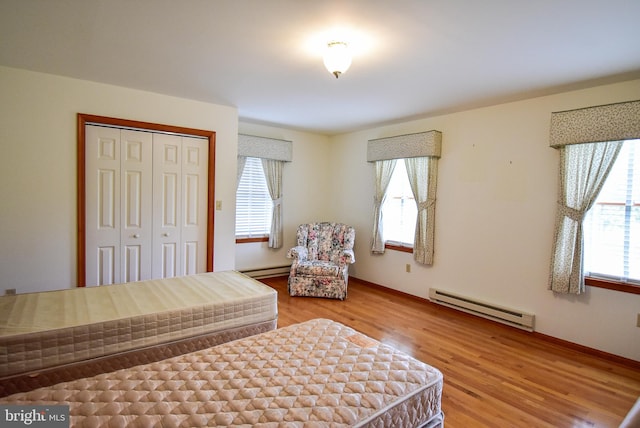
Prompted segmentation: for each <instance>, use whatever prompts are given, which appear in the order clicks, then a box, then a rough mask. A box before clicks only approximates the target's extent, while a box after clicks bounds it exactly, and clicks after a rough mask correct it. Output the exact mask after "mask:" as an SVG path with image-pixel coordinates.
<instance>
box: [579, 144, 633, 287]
mask: <svg viewBox="0 0 640 428" xmlns="http://www.w3.org/2000/svg"><path fill="white" fill-rule="evenodd" d="M583 227H584V244H585V245H584V251H585V252H584V271H585V275H587V276H593V277H600V278H605V279H612V280H618V281H623V282H630V283H634V284H638V285H640V140H629V141H625V143H624V145H623V146H622V149H621V150H620V154H619V155H618V158H617V159H616V162H615V164H614V165H613V168H612V170H611V173H610V174H609V177H607V181H606V182H605V184H604V187H603V188H602V191H601V192H600V194H599V195H598V198H597V199H596V201H595V203H594V205H593V207H592V208H591V210H589V213H588V214H587V216H586V217H585V221H584V223H583Z"/></svg>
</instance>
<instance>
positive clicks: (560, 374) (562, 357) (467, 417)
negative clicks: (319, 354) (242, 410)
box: [261, 277, 640, 428]
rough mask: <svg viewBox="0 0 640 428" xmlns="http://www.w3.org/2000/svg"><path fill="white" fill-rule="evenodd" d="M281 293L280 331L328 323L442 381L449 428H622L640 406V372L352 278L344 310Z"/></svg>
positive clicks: (282, 287)
mask: <svg viewBox="0 0 640 428" xmlns="http://www.w3.org/2000/svg"><path fill="white" fill-rule="evenodd" d="M261 281H262V282H264V283H265V284H267V285H269V286H271V287H273V288H275V289H276V290H277V291H278V305H279V308H278V312H279V314H278V326H279V327H284V326H287V325H290V324H294V323H298V322H302V321H306V320H309V319H313V318H329V319H332V320H334V321H338V322H341V323H343V324H346V325H349V326H350V327H353V328H354V329H356V330H358V331H360V332H362V333H364V334H366V335H368V336H370V337H373V338H375V339H377V340H379V341H381V342H383V343H386V344H389V345H392V346H394V347H396V348H398V349H401V350H403V351H404V352H406V353H408V354H410V355H412V356H414V357H415V358H417V359H419V360H421V361H424V362H426V363H428V364H430V365H432V366H434V367H437V368H438V369H440V371H442V373H443V375H444V391H443V397H442V408H443V410H444V413H445V426H446V427H447V428H467V427H527V428H529V427H536V428H537V427H554V428H559V427H617V426H618V425H619V424H620V422H622V420H623V419H624V416H625V415H626V413H627V412H628V410H629V409H630V408H631V406H632V405H633V403H634V402H635V401H636V399H637V398H638V397H639V396H640V370H639V369H638V365H634V364H624V363H622V362H620V361H613V360H609V359H607V358H606V356H600V355H596V354H593V353H583V352H580V351H577V350H575V349H572V348H571V347H567V346H564V345H562V344H558V343H555V342H552V341H549V340H546V339H545V338H544V337H540V335H535V334H531V333H528V332H525V331H521V330H518V329H516V328H512V327H508V326H504V325H502V324H498V323H495V322H492V321H488V320H485V319H482V318H478V317H475V316H471V315H467V314H464V313H461V312H458V311H455V310H452V309H448V308H444V307H441V306H438V305H435V304H432V303H430V302H428V301H425V300H421V299H417V298H412V297H410V296H407V295H403V294H401V293H397V292H393V291H390V290H387V289H384V288H381V287H371V286H370V285H368V284H366V283H363V282H360V281H358V280H357V279H354V278H352V279H351V280H350V282H349V295H348V297H347V299H346V300H345V301H339V300H331V299H320V298H312V297H290V296H289V294H288V292H287V284H286V282H287V278H286V277H278V278H268V279H262V280H261Z"/></svg>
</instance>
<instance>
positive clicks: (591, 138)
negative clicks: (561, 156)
mask: <svg viewBox="0 0 640 428" xmlns="http://www.w3.org/2000/svg"><path fill="white" fill-rule="evenodd" d="M636 138H640V101H630V102H624V103H617V104H608V105H602V106H596V107H587V108H581V109H577V110H567V111H560V112H555V113H551V130H550V138H549V141H550V143H549V145H550V146H551V147H559V146H564V145H568V144H581V143H596V142H603V141H619V140H632V139H636Z"/></svg>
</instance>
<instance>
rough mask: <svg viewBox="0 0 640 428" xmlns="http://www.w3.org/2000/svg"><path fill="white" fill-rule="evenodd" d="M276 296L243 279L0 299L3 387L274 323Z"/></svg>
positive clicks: (212, 276)
mask: <svg viewBox="0 0 640 428" xmlns="http://www.w3.org/2000/svg"><path fill="white" fill-rule="evenodd" d="M276 319H277V292H276V291H275V290H273V289H272V288H270V287H268V286H266V285H264V284H262V283H260V282H258V281H256V280H254V279H252V278H249V277H247V276H245V275H243V274H241V273H239V272H235V271H225V272H210V273H203V274H196V275H190V276H185V277H177V278H171V279H159V280H147V281H140V282H132V283H125V284H115V285H108V286H101V287H87V288H75V289H69V290H59V291H51V292H41V293H29V294H19V295H15V296H3V297H2V298H0V380H2V379H3V378H6V377H8V376H14V375H16V374H21V373H31V372H34V371H39V370H42V369H46V368H49V367H57V366H61V365H65V364H69V363H74V362H77V361H85V360H90V359H93V358H99V357H103V356H105V355H113V354H119V353H123V352H127V351H131V350H135V349H141V348H148V347H152V346H155V345H159V344H164V343H171V342H176V341H179V340H181V339H185V338H191V337H197V336H201V335H205V334H209V333H212V332H219V331H224V330H229V329H235V328H239V327H244V326H250V325H255V324H260V323H265V322H271V324H272V326H273V328H275V320H276Z"/></svg>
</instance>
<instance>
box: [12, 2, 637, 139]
mask: <svg viewBox="0 0 640 428" xmlns="http://www.w3.org/2000/svg"><path fill="white" fill-rule="evenodd" d="M639 20H640V0H484V1H476V0H396V1H391V0H351V1H346V0H343V1H338V0H322V1H321V0H316V1H312V0H182V1H178V0H0V65H6V66H10V67H17V68H25V69H29V70H35V71H41V72H46V73H52V74H58V75H64V76H70V77H74V78H79V79H85V80H92V81H96V82H104V83H110V84H114V85H119V86H125V87H130V88H137V89H142V90H146V91H152V92H158V93H163V94H168V95H174V96H178V97H183V98H191V99H195V100H201V101H206V102H211V103H215V104H223V105H229V106H235V107H237V108H238V112H239V115H240V118H241V119H242V120H247V121H255V122H260V123H267V124H273V125H278V126H285V127H290V128H294V129H301V130H307V131H312V132H319V133H325V134H335V133H340V132H346V131H352V130H356V129H361V128H365V127H368V126H372V125H374V124H376V125H377V124H383V123H389V122H393V121H399V120H407V119H412V118H418V117H424V116H430V115H434V114H440V113H445V112H452V111H457V110H463V109H467V108H471V107H479V106H483V105H489V104H495V103H500V102H506V101H512V100H517V99H522V98H528V97H531V96H537V95H545V94H551V93H554V92H559V91H564V90H570V89H578V88H582V87H588V86H592V85H595V84H601V83H610V82H616V81H622V80H629V79H632V78H640V24H639ZM336 29H341V31H346V32H348V33H349V34H350V40H347V41H348V42H350V44H351V47H352V48H353V49H354V50H355V51H356V52H355V53H354V58H353V64H352V66H351V68H350V69H349V70H348V71H347V72H346V73H345V74H344V75H343V76H341V77H340V79H338V80H336V79H335V78H334V77H333V76H332V75H330V74H329V72H328V71H327V70H326V69H325V68H324V66H323V64H322V52H321V48H322V47H323V46H324V45H325V44H326V42H328V41H329V40H328V39H330V38H331V35H330V34H329V32H330V31H332V30H336Z"/></svg>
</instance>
